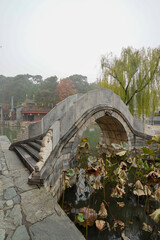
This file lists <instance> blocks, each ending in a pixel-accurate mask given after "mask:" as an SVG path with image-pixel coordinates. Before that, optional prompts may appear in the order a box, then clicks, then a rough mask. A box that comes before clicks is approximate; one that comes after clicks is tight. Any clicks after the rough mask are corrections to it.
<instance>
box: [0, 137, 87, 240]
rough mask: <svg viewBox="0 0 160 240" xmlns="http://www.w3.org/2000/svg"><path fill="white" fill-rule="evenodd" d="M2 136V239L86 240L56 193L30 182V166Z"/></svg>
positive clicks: (0, 164) (0, 176)
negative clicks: (62, 207) (9, 148)
mask: <svg viewBox="0 0 160 240" xmlns="http://www.w3.org/2000/svg"><path fill="white" fill-rule="evenodd" d="M9 145H10V142H9V140H8V138H7V137H6V136H0V240H84V237H83V236H82V234H81V233H80V232H79V231H78V230H77V228H76V227H75V225H74V224H73V223H72V222H71V221H70V219H69V218H68V217H67V216H66V214H65V213H64V212H63V210H62V209H61V208H60V206H59V205H58V203H57V202H56V201H55V200H54V198H53V196H52V195H51V194H50V193H49V192H47V191H46V190H45V189H44V188H43V187H41V188H38V187H37V186H31V185H28V184H27V179H28V176H29V172H28V170H27V169H26V168H25V167H24V165H23V164H22V163H21V161H20V160H19V159H18V157H17V156H16V154H15V153H14V152H12V151H9V150H8V147H9Z"/></svg>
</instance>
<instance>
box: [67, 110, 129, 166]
mask: <svg viewBox="0 0 160 240" xmlns="http://www.w3.org/2000/svg"><path fill="white" fill-rule="evenodd" d="M93 123H94V124H95V123H97V125H98V126H99V127H100V129H101V131H102V134H103V137H102V138H103V142H104V143H105V145H106V148H108V149H110V148H111V144H112V143H117V144H120V142H128V144H129V145H130V141H129V139H130V137H129V132H130V130H129V129H128V126H127V124H126V123H125V121H124V120H123V119H122V117H120V116H119V115H118V114H117V113H107V112H106V111H100V112H98V113H95V114H93V115H92V116H91V117H90V118H88V119H87V120H86V121H85V122H84V123H83V125H82V126H81V127H80V128H79V130H78V131H77V133H76V134H75V136H74V141H73V139H72V141H73V145H72V149H71V155H70V157H71V167H74V166H75V157H76V152H77V148H78V144H79V142H80V141H81V139H82V136H83V133H84V132H85V131H86V129H87V128H88V127H89V126H90V125H91V124H93Z"/></svg>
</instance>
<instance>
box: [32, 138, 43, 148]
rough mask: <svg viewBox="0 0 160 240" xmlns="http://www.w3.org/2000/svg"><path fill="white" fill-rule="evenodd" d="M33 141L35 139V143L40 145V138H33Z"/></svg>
mask: <svg viewBox="0 0 160 240" xmlns="http://www.w3.org/2000/svg"><path fill="white" fill-rule="evenodd" d="M34 141H35V143H37V144H39V145H40V146H41V144H42V140H39V139H36V140H34Z"/></svg>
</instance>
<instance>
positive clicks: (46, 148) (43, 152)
mask: <svg viewBox="0 0 160 240" xmlns="http://www.w3.org/2000/svg"><path fill="white" fill-rule="evenodd" d="M52 139H53V131H52V130H51V129H50V130H49V131H48V132H47V134H46V135H45V136H44V138H43V139H42V144H41V145H42V147H41V149H40V153H39V156H38V157H39V161H38V162H37V163H36V165H35V172H39V171H40V170H41V169H42V167H43V165H44V163H45V162H46V160H47V159H48V157H49V156H50V154H51V152H52V148H53V141H52Z"/></svg>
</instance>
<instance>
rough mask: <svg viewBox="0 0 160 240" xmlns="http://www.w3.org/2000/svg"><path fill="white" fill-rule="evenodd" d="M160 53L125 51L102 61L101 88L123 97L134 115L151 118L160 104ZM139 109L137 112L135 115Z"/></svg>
mask: <svg viewBox="0 0 160 240" xmlns="http://www.w3.org/2000/svg"><path fill="white" fill-rule="evenodd" d="M159 70H160V49H159V48H155V49H151V48H148V49H145V48H142V49H140V50H136V49H133V48H131V47H128V48H124V49H122V52H121V56H120V57H119V58H118V57H115V56H113V55H112V54H110V55H108V56H103V57H102V59H101V71H102V73H101V78H100V79H99V80H98V83H99V87H103V88H109V89H111V90H112V91H113V92H115V93H116V94H117V95H119V96H120V97H121V99H122V100H123V101H124V103H125V104H126V105H129V109H130V111H131V113H132V114H134V113H136V114H138V116H139V117H140V116H143V117H144V116H149V115H150V113H155V111H156V109H157V107H158V101H159V87H160V84H159V79H160V78H159V76H160V71H159ZM135 109H136V112H135Z"/></svg>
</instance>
